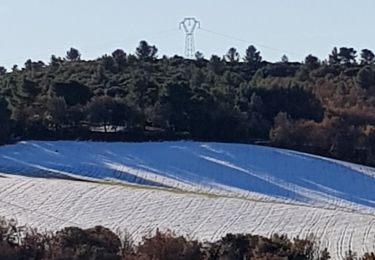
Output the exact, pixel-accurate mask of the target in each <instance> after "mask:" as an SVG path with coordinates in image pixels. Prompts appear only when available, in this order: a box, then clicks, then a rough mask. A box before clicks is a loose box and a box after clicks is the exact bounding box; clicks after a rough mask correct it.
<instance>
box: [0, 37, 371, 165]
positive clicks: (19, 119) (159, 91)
mask: <svg viewBox="0 0 375 260" xmlns="http://www.w3.org/2000/svg"><path fill="white" fill-rule="evenodd" d="M245 53H246V54H245V56H244V57H240V55H239V54H238V52H237V50H236V49H235V48H230V49H229V50H228V53H227V54H225V55H224V56H223V57H219V56H215V55H214V56H212V57H210V58H209V59H206V58H204V57H203V55H202V54H201V53H197V54H196V59H194V60H189V59H184V58H182V57H179V56H174V57H166V56H163V57H157V48H156V47H155V46H152V45H149V44H148V43H147V42H145V41H141V42H140V44H139V47H138V48H137V49H136V52H135V54H128V53H125V52H124V51H123V50H120V49H119V50H115V51H114V52H113V53H112V54H111V55H104V56H102V57H100V58H98V59H96V60H90V61H85V60H81V59H80V53H79V51H78V50H76V49H74V48H71V49H70V50H69V51H68V52H67V55H66V57H65V58H59V57H56V56H52V57H51V60H50V62H49V64H44V63H43V62H40V61H38V62H35V61H31V60H28V61H26V63H25V66H24V67H23V68H21V69H20V68H18V67H17V66H14V67H13V68H12V71H11V72H7V71H6V70H5V69H4V68H0V142H2V143H6V142H11V141H14V140H20V139H77V138H78V139H96V140H131V141H142V140H167V139H192V140H206V141H222V142H244V143H251V142H257V143H259V142H262V143H266V144H270V145H275V146H280V147H286V148H291V149H296V150H301V151H307V152H311V153H316V154H321V155H325V156H330V157H334V158H340V159H343V160H349V161H354V162H359V163H364V164H369V165H375V58H374V57H375V56H374V54H373V53H372V51H370V50H367V49H366V50H362V51H361V52H360V53H359V55H357V52H356V51H355V50H354V49H352V48H346V47H343V48H339V49H337V48H334V50H333V51H332V53H331V54H330V55H329V57H328V58H327V60H324V61H320V60H318V58H317V57H314V56H312V55H309V56H307V57H306V59H305V61H304V62H302V63H296V62H288V58H287V57H286V56H284V57H283V58H282V61H280V62H276V63H270V62H267V61H263V60H262V57H261V54H260V52H259V51H257V50H256V48H255V47H254V46H249V47H248V48H247V49H246V51H245ZM357 56H359V57H357Z"/></svg>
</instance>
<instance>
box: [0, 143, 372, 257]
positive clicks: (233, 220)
mask: <svg viewBox="0 0 375 260" xmlns="http://www.w3.org/2000/svg"><path fill="white" fill-rule="evenodd" d="M0 172H2V174H1V175H0V205H1V206H0V216H6V217H17V218H18V220H19V221H20V222H21V223H27V224H29V225H32V226H36V227H43V228H47V229H58V228H61V227H64V226H72V225H75V226H82V227H89V226H93V225H99V224H100V225H105V226H107V227H110V228H113V229H116V228H118V227H120V228H126V229H128V230H129V231H130V232H131V233H132V234H133V235H134V236H135V238H136V239H140V237H141V236H142V235H145V234H147V233H148V232H149V231H152V230H154V229H155V228H157V227H159V228H161V229H167V228H168V229H171V230H174V231H175V232H177V233H178V234H185V235H189V236H192V237H193V238H198V239H201V240H215V239H218V238H220V237H221V236H223V235H225V234H226V233H229V232H231V233H245V232H249V233H253V234H261V235H267V236H268V235H270V234H272V233H286V234H288V235H289V236H297V235H299V236H302V237H303V236H306V235H308V234H309V233H311V232H313V233H314V234H315V235H316V236H317V239H319V241H320V243H321V248H324V247H328V248H329V250H330V252H331V254H332V256H333V258H334V259H339V258H341V257H342V256H343V255H344V254H345V251H347V250H349V249H351V250H353V251H357V252H358V253H359V254H361V253H363V252H367V251H374V250H375V249H374V247H373V246H374V245H375V230H374V229H373V227H374V223H375V192H373V190H374V187H375V179H374V178H375V177H374V174H373V172H374V169H373V168H370V167H364V166H361V165H355V164H350V163H346V162H340V161H336V160H331V159H326V158H322V157H318V156H311V155H307V154H303V153H298V152H292V151H287V150H281V149H274V148H268V147H262V146H254V145H241V144H222V143H200V142H158V143H156V142H155V143H104V142H73V141H56V142H45V141H27V142H26V141H24V142H20V143H18V144H15V145H7V146H2V147H0ZM2 176H3V177H5V178H2ZM30 177H33V178H30ZM35 177H39V178H35ZM72 179H74V180H72ZM77 179H78V180H85V181H76V180H77ZM87 181H90V182H87Z"/></svg>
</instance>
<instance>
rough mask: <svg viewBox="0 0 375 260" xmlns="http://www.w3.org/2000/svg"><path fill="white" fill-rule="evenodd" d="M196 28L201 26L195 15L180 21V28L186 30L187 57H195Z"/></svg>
mask: <svg viewBox="0 0 375 260" xmlns="http://www.w3.org/2000/svg"><path fill="white" fill-rule="evenodd" d="M196 28H200V22H199V21H198V20H197V19H195V18H193V17H186V18H185V19H184V20H183V21H182V22H180V30H181V29H183V30H184V31H185V34H186V37H185V56H186V58H194V55H195V45H194V32H195V29H196Z"/></svg>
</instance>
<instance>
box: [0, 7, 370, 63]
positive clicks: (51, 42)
mask: <svg viewBox="0 0 375 260" xmlns="http://www.w3.org/2000/svg"><path fill="white" fill-rule="evenodd" d="M374 10H375V1H374V0H358V1H354V0H231V1H229V0H226V1H224V0H204V1H202V0H200V1H199V0H190V1H178V0H154V1H152V0H148V1H146V0H134V1H130V0H64V1H62V0H61V1H58V0H1V2H0V22H1V24H2V37H1V39H0V65H3V66H6V67H8V68H9V67H11V66H12V65H13V64H19V65H23V64H24V62H25V61H26V60H27V59H28V58H31V59H33V60H43V61H48V60H49V58H50V56H51V54H56V55H57V56H65V53H66V51H67V49H69V48H70V47H76V48H78V49H79V50H80V52H81V53H82V57H83V58H85V59H92V58H96V57H98V56H101V55H103V54H105V53H111V52H112V51H113V50H115V49H116V48H122V49H124V50H125V51H126V52H128V53H129V52H130V53H132V52H134V50H135V48H136V46H137V45H138V43H139V41H140V40H143V39H145V40H147V41H148V42H149V43H151V44H155V45H156V46H157V47H158V49H159V56H160V55H163V54H166V55H168V56H171V55H173V54H179V55H183V53H184V34H183V32H182V31H178V23H179V22H180V21H181V20H182V19H183V18H184V17H186V16H193V17H196V18H197V19H198V20H200V22H201V24H202V28H205V29H208V30H211V31H214V32H218V33H222V34H226V35H230V36H232V38H225V37H221V36H218V35H215V34H211V33H208V32H206V31H203V30H198V31H197V32H196V35H195V38H196V50H199V51H201V52H203V53H204V54H205V56H206V57H209V56H211V54H218V55H220V56H221V55H223V54H224V53H225V52H226V51H227V50H228V49H229V48H230V47H232V46H233V47H236V48H237V49H238V50H239V52H240V53H241V54H243V53H244V50H245V49H246V47H247V46H248V45H249V44H253V45H255V46H256V47H257V48H258V49H259V50H260V51H261V52H262V56H263V57H264V58H265V59H267V60H270V61H277V60H280V57H281V56H282V55H283V54H284V53H285V54H286V55H287V56H288V57H289V58H290V60H293V61H301V60H303V59H304V57H305V56H307V55H308V54H310V53H311V54H314V55H316V56H318V57H319V58H321V59H324V58H326V57H327V56H328V53H329V52H330V51H331V50H332V48H333V47H334V46H348V47H354V48H356V49H357V50H361V49H363V48H369V49H373V50H375V33H374V31H373V29H372V27H373V25H374V24H375V15H373V12H374ZM235 38H238V39H241V41H239V40H236V39H235ZM268 47H271V48H268ZM274 49H278V50H274Z"/></svg>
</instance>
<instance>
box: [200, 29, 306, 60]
mask: <svg viewBox="0 0 375 260" xmlns="http://www.w3.org/2000/svg"><path fill="white" fill-rule="evenodd" d="M200 30H201V31H204V32H207V33H211V34H214V35H217V36H221V37H224V38H227V39H231V40H235V41H238V42H243V43H247V44H250V43H251V41H248V40H245V39H241V38H238V37H235V36H232V35H229V34H224V33H220V32H215V31H213V30H209V29H206V28H202V27H201V28H200ZM253 44H254V45H257V46H259V47H262V48H265V49H268V50H271V51H276V52H280V53H283V54H285V53H286V54H292V55H302V54H300V53H297V52H294V51H289V50H284V49H279V48H275V47H272V46H268V45H264V44H260V43H256V42H253Z"/></svg>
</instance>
